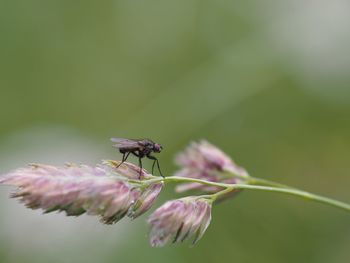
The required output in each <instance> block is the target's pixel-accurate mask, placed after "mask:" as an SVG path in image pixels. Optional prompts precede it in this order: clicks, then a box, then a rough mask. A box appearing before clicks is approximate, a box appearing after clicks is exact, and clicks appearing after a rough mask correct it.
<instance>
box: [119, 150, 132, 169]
mask: <svg viewBox="0 0 350 263" xmlns="http://www.w3.org/2000/svg"><path fill="white" fill-rule="evenodd" d="M129 155H130V152H128V153H127V154H126V153H123V158H122V161H121V163H119V164H118V165H117V168H118V167H119V166H121V165H122V164H123V162H125V161H126V159H128V157H129Z"/></svg>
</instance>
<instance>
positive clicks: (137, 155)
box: [131, 151, 144, 179]
mask: <svg viewBox="0 0 350 263" xmlns="http://www.w3.org/2000/svg"><path fill="white" fill-rule="evenodd" d="M131 153H132V154H133V155H135V156H136V157H138V158H139V167H140V174H139V179H141V175H142V160H141V159H142V158H143V156H144V155H142V154H141V153H140V151H138V152H136V151H135V152H131Z"/></svg>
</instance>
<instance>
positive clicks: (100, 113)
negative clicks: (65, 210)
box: [0, 0, 350, 263]
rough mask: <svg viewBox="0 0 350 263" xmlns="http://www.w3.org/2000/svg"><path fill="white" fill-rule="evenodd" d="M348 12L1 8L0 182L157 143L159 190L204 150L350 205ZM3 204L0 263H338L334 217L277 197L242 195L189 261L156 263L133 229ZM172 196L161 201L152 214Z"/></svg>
mask: <svg viewBox="0 0 350 263" xmlns="http://www.w3.org/2000/svg"><path fill="white" fill-rule="evenodd" d="M349 12H350V7H349V5H348V3H347V2H346V1H340V0H335V1H311V2H305V1H294V0H284V1H277V0H268V1H258V0H251V1H224V0H218V1H199V0H177V1H168V0H162V1H160V0H158V1H156V0H152V1H140V0H139V1H136V0H135V1H134V0H126V1H64V0H61V1H39V0H38V1H36V0H30V1H28V0H26V1H24V0H22V1H21V0H12V1H7V0H3V1H1V2H0V33H1V35H0V38H1V39H0V120H1V124H0V165H1V166H0V172H1V173H6V172H8V171H9V170H11V169H14V168H16V167H18V166H23V165H25V164H26V163H29V162H44V163H49V164H63V163H64V162H65V161H69V162H84V163H88V164H95V163H98V162H99V160H101V159H106V158H117V159H119V158H120V155H118V154H117V153H116V152H115V150H113V149H112V147H111V143H110V142H109V138H110V137H113V136H116V137H129V138H140V137H149V138H152V139H154V140H155V141H157V142H160V143H162V144H163V145H164V151H163V152H162V153H161V154H160V155H159V159H160V163H161V166H162V168H163V171H164V173H165V174H166V175H171V174H172V173H173V172H175V171H176V166H175V165H174V164H173V158H174V156H175V154H176V153H177V152H179V151H180V150H182V149H183V148H184V147H185V146H186V145H187V144H188V143H189V142H190V141H192V140H197V139H201V138H205V139H207V140H209V141H210V142H212V143H213V144H215V145H217V146H219V147H220V148H222V149H223V150H224V151H225V152H226V153H228V154H229V155H231V156H233V158H234V159H235V161H236V162H237V163H239V164H240V165H242V166H244V167H245V168H246V169H247V170H248V171H249V172H250V174H251V175H253V176H256V177H262V178H266V179H270V180H275V181H278V182H281V183H285V184H289V185H293V186H296V187H299V188H302V189H305V190H309V191H311V192H315V193H320V194H324V195H326V196H329V197H334V198H336V199H339V200H343V201H348V202H350V193H349V186H350V179H349V163H350V155H349V153H350V150H349V149H350V103H349V102H350V85H349V84H350V74H349V73H350V72H349V71H350V70H349V68H350V55H349V54H350V53H349V46H350V31H349V28H350V18H349V16H348V14H349ZM131 160H132V159H131ZM132 161H136V160H135V159H133V160H132ZM145 163H147V162H145ZM147 167H148V168H149V162H148V164H147ZM8 192H9V189H8V188H5V187H3V188H2V189H1V193H0V197H1V199H0V208H1V215H0V244H1V245H0V262H1V263H5V262H6V263H7V262H36V263H41V262H57V263H60V262H85V263H89V262H153V263H157V262H203V263H204V262H245V263H250V262H269V263H272V262H286V263H287V262H293V263H294V262H308V263H314V262H317V263H321V262H327V263H328V262H332V263H337V262H339V263H340V262H342V263H343V262H348V261H349V260H350V252H349V249H350V224H349V222H350V220H349V219H350V217H349V214H346V213H345V212H343V211H340V210H337V209H335V208H332V207H327V206H324V205H321V204H316V203H311V202H304V201H302V200H299V199H297V198H293V197H287V196H283V195H278V194H272V193H263V192H244V193H242V194H240V195H239V196H237V197H236V198H235V199H231V200H228V201H226V202H224V203H222V204H219V205H217V206H215V207H214V209H213V214H212V216H213V219H212V223H211V225H210V226H209V228H208V230H207V232H206V234H205V235H204V237H203V239H202V240H201V241H200V242H199V243H198V244H197V245H196V246H195V247H193V248H189V247H188V245H187V244H182V245H174V246H168V247H166V248H162V249H156V248H151V247H150V245H149V244H148V240H147V233H148V227H147V225H146V223H145V219H146V216H143V217H141V218H139V219H137V220H135V221H132V222H130V221H128V220H123V222H120V223H118V224H116V225H113V226H103V225H100V224H99V223H98V220H97V218H93V217H88V216H82V217H79V218H66V217H65V216H64V215H63V214H50V215H45V216H42V215H41V214H40V212H39V211H30V210H27V209H26V208H24V207H23V206H22V205H20V204H18V203H17V202H16V201H15V200H9V199H8V198H7V195H8ZM175 196H179V195H176V194H174V193H173V189H172V186H170V185H169V186H167V187H166V190H165V191H164V192H163V193H162V196H161V198H160V200H158V203H157V205H159V204H161V203H162V202H164V201H165V200H166V199H168V198H174V197H175Z"/></svg>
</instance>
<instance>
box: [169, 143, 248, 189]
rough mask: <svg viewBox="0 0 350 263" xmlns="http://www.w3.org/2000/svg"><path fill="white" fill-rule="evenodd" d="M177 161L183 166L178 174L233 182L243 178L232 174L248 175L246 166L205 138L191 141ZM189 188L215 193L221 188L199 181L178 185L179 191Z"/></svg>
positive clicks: (240, 180) (221, 181) (213, 180)
mask: <svg viewBox="0 0 350 263" xmlns="http://www.w3.org/2000/svg"><path fill="white" fill-rule="evenodd" d="M175 162H176V164H178V165H179V166H180V167H181V169H180V170H179V171H178V172H177V173H176V174H175V175H176V176H182V177H190V178H196V179H202V180H206V181H211V182H220V183H231V184H234V183H240V182H242V181H243V179H240V178H237V177H233V176H232V174H236V175H240V176H248V173H247V171H246V170H245V169H244V168H242V167H240V166H238V165H237V164H236V163H235V162H234V161H233V160H232V159H231V158H230V157H229V156H228V155H226V154H225V153H224V152H223V151H221V150H220V149H218V148H217V147H215V146H214V145H212V144H210V143H209V142H207V141H205V140H202V141H200V142H193V143H191V144H190V145H189V146H188V147H187V149H186V150H185V151H184V152H182V153H180V154H178V155H177V157H176V159H175ZM189 190H201V191H205V192H208V193H213V192H217V191H218V190H220V189H219V188H218V187H213V186H205V185H201V184H198V183H185V184H180V185H178V186H177V187H176V191H177V192H184V191H189Z"/></svg>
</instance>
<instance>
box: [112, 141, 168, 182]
mask: <svg viewBox="0 0 350 263" xmlns="http://www.w3.org/2000/svg"><path fill="white" fill-rule="evenodd" d="M111 140H112V142H115V144H114V145H113V146H114V147H116V148H118V149H119V152H120V153H122V154H123V159H122V162H121V163H120V164H119V165H118V167H119V166H120V165H121V164H122V163H123V162H125V161H126V160H127V159H128V157H129V155H130V153H131V154H133V155H135V156H136V157H138V158H139V166H140V176H141V171H142V161H141V159H142V158H144V157H147V158H148V159H151V160H153V165H152V174H153V170H154V165H155V164H156V163H157V167H158V171H159V173H160V175H161V176H162V177H164V176H163V174H162V172H161V170H160V167H159V161H158V159H157V158H156V157H154V156H152V155H151V153H152V152H155V153H160V152H161V151H162V149H163V147H162V145H160V144H159V143H155V142H154V141H152V140H149V139H140V140H133V139H124V138H112V139H111Z"/></svg>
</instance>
